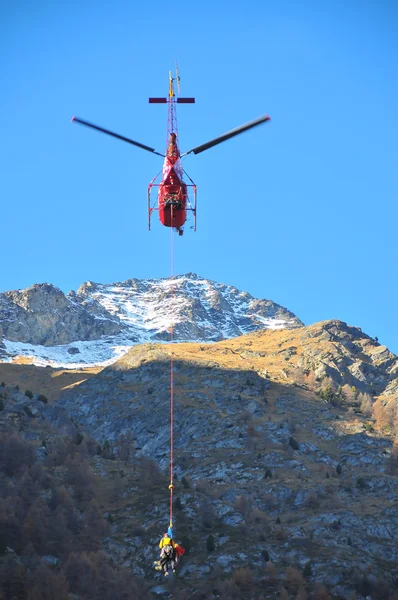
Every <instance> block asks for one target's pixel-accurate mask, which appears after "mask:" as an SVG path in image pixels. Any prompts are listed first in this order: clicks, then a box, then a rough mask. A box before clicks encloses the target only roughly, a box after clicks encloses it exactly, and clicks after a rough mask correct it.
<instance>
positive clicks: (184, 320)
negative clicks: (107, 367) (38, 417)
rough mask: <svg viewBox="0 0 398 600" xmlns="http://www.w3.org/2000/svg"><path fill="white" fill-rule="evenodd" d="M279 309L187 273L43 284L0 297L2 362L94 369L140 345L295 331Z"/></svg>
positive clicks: (294, 321) (293, 323)
mask: <svg viewBox="0 0 398 600" xmlns="http://www.w3.org/2000/svg"><path fill="white" fill-rule="evenodd" d="M300 325H302V323H301V321H300V320H299V319H298V318H297V317H296V316H295V315H294V314H293V313H291V312H290V311H288V310H287V309H285V308H283V307H281V306H279V305H278V304H275V303H274V302H271V301H270V300H259V299H256V298H253V297H252V296H250V294H247V293H246V292H242V291H240V290H237V289H236V288H234V287H232V286H227V285H224V284H220V283H216V282H212V281H209V280H207V279H203V278H201V277H199V276H197V275H195V274H193V273H188V274H187V275H184V276H176V277H172V278H169V279H146V280H139V279H129V280H128V281H125V282H120V283H114V284H109V285H108V284H96V283H92V282H87V283H85V284H84V285H82V286H81V287H80V288H79V290H78V291H77V292H70V293H69V294H67V295H65V294H63V292H61V290H59V289H58V288H56V287H54V286H52V285H48V284H38V285H34V286H32V287H30V288H28V289H26V290H18V291H13V292H5V293H3V294H0V331H1V332H2V338H3V341H2V353H3V360H4V359H6V358H7V357H16V356H19V357H21V356H22V357H25V359H26V358H28V357H29V359H30V361H31V362H33V363H34V364H38V365H45V364H53V365H58V366H63V365H68V364H69V365H72V366H73V365H74V364H76V363H77V364H86V365H87V364H94V363H95V364H98V363H104V362H106V361H112V360H116V359H117V358H118V356H120V355H121V354H123V353H125V352H126V351H127V349H128V348H129V347H131V346H132V345H134V344H136V343H143V342H147V341H169V340H170V330H171V328H173V331H174V339H175V340H177V341H202V342H209V341H216V340H221V339H227V338H230V337H234V336H238V335H241V334H242V333H248V332H250V331H256V330H260V329H265V328H271V329H280V328H295V327H299V326H300Z"/></svg>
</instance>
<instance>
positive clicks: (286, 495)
mask: <svg viewBox="0 0 398 600" xmlns="http://www.w3.org/2000/svg"><path fill="white" fill-rule="evenodd" d="M171 358H173V363H174V401H175V407H174V408H175V410H174V473H175V478H174V479H175V480H174V486H175V488H174V499H175V504H174V529H175V535H176V538H177V540H178V541H181V542H182V543H183V545H185V546H186V547H187V549H190V552H189V553H187V554H186V555H185V556H184V557H183V559H182V561H181V565H180V567H179V570H178V580H173V579H171V578H170V579H171V580H170V581H168V580H167V579H165V578H161V576H160V575H158V574H157V573H156V571H154V570H153V560H155V558H156V555H157V545H158V542H159V537H160V536H161V535H162V533H163V531H164V530H165V528H166V527H167V525H168V517H169V512H168V510H169V507H168V498H169V491H168V485H169V479H168V467H169V402H170V393H169V385H170V359H171ZM34 369H35V367H33V366H32V365H20V364H7V363H3V364H0V380H1V379H4V381H5V382H6V384H7V385H6V388H5V392H4V399H3V405H4V409H3V411H2V412H0V422H1V420H2V419H5V420H6V421H7V423H8V422H9V420H10V419H14V421H15V423H16V426H17V428H18V432H19V435H21V436H23V437H24V436H26V439H28V440H35V443H36V445H37V452H39V453H43V452H44V450H43V447H45V448H46V452H47V453H48V456H47V457H46V458H45V459H44V460H45V462H44V465H46V464H47V463H49V464H51V465H52V464H56V465H58V464H60V459H59V455H60V454H61V455H62V460H64V461H65V464H66V465H67V468H68V469H70V467H69V466H68V465H70V462H71V458H70V457H69V456H68V452H69V453H71V456H72V457H74V462H75V463H78V462H79V460H84V461H86V462H88V463H89V465H90V469H91V470H92V471H94V472H95V473H96V476H97V477H98V478H99V481H98V483H97V487H98V492H97V495H98V503H99V504H100V506H101V510H102V514H103V515H105V516H106V519H107V522H108V524H109V530H108V531H107V532H106V534H105V535H104V534H103V535H102V537H101V536H97V537H99V538H100V539H98V540H97V541H96V544H100V549H101V550H102V551H103V552H105V555H106V556H108V557H109V558H110V559H111V561H112V564H114V565H115V566H119V567H122V568H124V569H126V570H127V572H128V573H133V574H134V576H137V577H141V578H143V580H144V581H145V582H146V583H147V584H148V586H149V588H150V593H151V594H152V597H160V596H165V597H169V596H172V597H178V598H182V599H185V600H187V599H188V598H190V599H191V598H193V599H194V598H196V599H197V600H199V598H220V599H224V600H229V599H233V598H236V599H237V598H242V599H245V600H246V599H247V600H249V599H250V600H255V599H258V600H260V599H265V598H266V599H268V600H271V599H272V600H275V599H276V598H285V599H286V598H289V599H290V600H293V599H297V598H299V599H304V598H312V599H313V600H321V599H324V600H330V599H332V598H333V600H342V599H345V600H351V598H354V597H356V598H360V599H361V600H363V599H365V598H366V597H370V598H372V599H374V600H376V599H378V600H381V599H383V600H393V599H394V598H395V597H396V596H395V595H394V594H395V593H396V581H397V577H398V569H397V564H398V546H397V544H396V540H397V538H398V504H397V474H398V447H397V444H395V445H394V436H395V435H396V433H397V432H398V430H397V429H396V428H397V426H398V425H397V422H396V418H395V415H396V414H397V411H398V395H397V382H398V357H397V356H395V355H394V354H392V353H391V352H389V351H388V349H387V348H386V347H385V346H382V345H380V344H379V343H378V342H377V341H376V340H374V339H372V338H370V337H369V336H367V335H366V334H365V333H363V332H362V331H361V330H360V329H359V328H357V327H350V326H349V325H347V324H346V323H343V322H341V321H337V320H333V321H325V322H322V323H316V324H314V325H311V326H308V327H298V328H294V329H263V330H257V331H254V332H252V333H249V334H245V335H243V336H240V337H236V338H233V339H227V340H222V341H219V342H215V343H207V344H205V343H192V342H186V343H176V344H172V345H171V344H160V343H154V342H149V343H145V344H143V345H136V346H135V347H134V348H131V349H129V351H128V352H127V353H126V354H125V355H124V356H123V357H121V358H120V359H119V360H117V361H116V362H114V363H113V364H111V365H108V366H106V367H104V368H99V367H98V368H97V369H92V370H91V372H90V373H89V375H86V374H85V373H81V374H80V375H78V374H75V373H73V372H69V371H68V372H67V375H65V372H63V371H62V370H60V369H58V370H55V369H52V368H51V367H47V368H45V369H38V368H36V371H37V372H38V376H37V377H36V378H35V376H34V374H33V370H34ZM26 374H28V379H25V380H24V379H23V376H24V375H26ZM16 376H18V377H19V381H20V386H21V385H22V384H24V385H26V386H28V385H30V384H32V385H31V387H30V390H31V391H32V394H29V395H28V396H26V395H23V394H21V393H17V391H15V388H14V389H12V386H10V380H11V377H16ZM62 377H67V379H64V383H63V384H62V385H60V381H59V380H60V379H61V378H62ZM14 381H15V380H14ZM33 384H34V385H33ZM40 385H45V386H48V387H49V389H50V387H51V386H53V389H54V390H55V391H54V395H53V399H52V401H51V400H49V402H48V403H47V404H45V403H43V399H42V400H40V398H39V396H38V394H39V393H40V392H41V389H40ZM34 386H37V387H34ZM21 391H22V388H21ZM30 396H33V397H30ZM41 428H42V430H41ZM53 430H55V431H58V432H59V434H58V435H60V436H64V437H63V439H64V440H65V441H64V442H63V443H62V444H61V443H58V442H57V443H56V440H57V434H56V433H55V432H54V433H52V431H53ZM68 436H69V437H68ZM43 441H44V442H45V444H44V443H43ZM89 449H91V453H93V452H94V454H90V451H89ZM76 453H77V454H78V456H76ZM61 472H63V469H62V470H61ZM75 480H76V478H75ZM75 480H74V481H75ZM77 481H78V482H79V486H80V487H82V489H83V488H84V486H83V483H82V482H84V483H85V482H86V481H87V477H86V478H85V479H81V478H80V479H77ZM80 484H81V485H80ZM74 485H76V484H74ZM80 487H79V489H77V490H76V491H77V492H78V493H79V494H80V493H81V490H80ZM42 496H43V498H46V497H47V496H46V495H45V494H42ZM79 510H81V511H83V510H84V507H83V508H81V509H79ZM24 531H25V529H24ZM79 535H80V534H79ZM72 547H73V544H72ZM11 548H12V546H11ZM51 552H52V554H54V555H55V558H56V559H58V560H60V562H61V565H62V568H63V569H64V571H65V572H66V574H67V575H68V573H69V571H68V570H67V569H66V568H65V567H64V566H63V565H64V563H63V560H64V559H63V558H62V555H60V554H58V550H57V548H56V547H55V548H54V549H53V550H52V551H51ZM25 556H27V553H23V552H22V550H21V557H19V560H20V561H22V563H23V564H25V563H24V561H27V560H28V559H27V558H24V557H25ZM0 563H1V557H0ZM75 579H76V578H75ZM68 581H69V579H68ZM74 581H75V580H74V579H70V584H69V585H70V586H72V584H73V585H75V583H73V582H74ZM0 589H1V588H0ZM70 589H71V591H73V592H75V588H73V587H71V588H70ZM75 593H77V592H75ZM85 597H86V596H84V595H83V598H85ZM87 597H90V596H87Z"/></svg>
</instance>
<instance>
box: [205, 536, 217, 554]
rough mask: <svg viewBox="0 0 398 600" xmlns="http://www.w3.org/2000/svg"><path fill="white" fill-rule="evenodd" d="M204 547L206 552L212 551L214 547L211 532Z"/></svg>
mask: <svg viewBox="0 0 398 600" xmlns="http://www.w3.org/2000/svg"><path fill="white" fill-rule="evenodd" d="M206 548H207V551H208V552H213V551H214V550H215V549H216V545H215V543H214V536H212V535H211V534H210V535H208V536H207V540H206Z"/></svg>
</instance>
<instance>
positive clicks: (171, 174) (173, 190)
mask: <svg viewBox="0 0 398 600" xmlns="http://www.w3.org/2000/svg"><path fill="white" fill-rule="evenodd" d="M175 82H176V84H177V90H178V93H180V76H179V75H178V68H176V76H175V78H173V77H172V75H171V72H170V73H169V92H168V97H167V98H149V102H150V103H151V104H168V128H167V138H168V143H167V148H166V154H162V153H160V152H156V150H155V149H154V148H150V147H149V146H145V145H144V144H141V143H140V142H135V141H134V140H131V139H130V138H127V137H124V136H122V135H119V134H117V133H113V131H109V130H108V129H104V128H103V127H98V125H93V124H92V123H89V122H88V121H84V120H83V119H79V118H78V117H72V119H71V121H73V122H74V123H80V124H81V125H86V126H87V127H91V128H92V129H96V130H97V131H101V132H102V133H107V134H108V135H111V136H113V137H115V138H117V139H119V140H122V141H123V142H128V143H129V144H133V145H134V146H138V148H142V149H143V150H147V151H148V152H152V153H153V154H157V155H158V156H162V157H164V162H163V169H162V170H161V171H160V172H159V173H158V174H157V175H156V177H154V178H153V179H152V181H151V182H150V184H149V185H148V228H149V229H150V228H151V215H152V213H153V211H154V210H157V211H159V219H160V222H161V223H162V225H165V226H166V227H173V228H174V229H175V230H176V231H177V232H178V234H179V235H182V234H183V226H184V224H185V221H186V219H187V211H192V213H193V216H194V231H196V185H195V184H194V182H193V181H192V179H191V178H190V177H189V175H188V173H186V171H184V169H183V167H182V164H181V157H183V156H186V155H187V154H191V153H193V154H199V153H200V152H204V151H205V150H208V149H209V148H212V147H213V146H216V145H217V144H220V143H221V142H225V140H229V139H230V138H232V137H234V136H235V135H239V134H240V133H243V132H244V131H247V130H248V129H252V127H256V126H257V125H261V124H262V123H265V122H266V121H269V120H270V117H269V116H268V115H265V116H263V117H259V118H258V119H255V120H254V121H250V122H249V123H245V124H244V125H241V126H240V127H236V128H235V129H232V130H231V131H228V132H227V133H224V134H223V135H220V136H219V137H217V138H215V139H213V140H210V141H209V142H206V143H205V144H201V145H200V146H196V147H195V148H192V149H191V150H188V151H187V152H184V153H183V154H180V150H179V148H178V142H177V138H178V129H177V116H176V104H194V103H195V98H181V97H176V94H175V91H174V83H175ZM184 174H185V175H186V176H187V177H188V179H189V181H190V183H188V184H187V183H185V182H184V179H183V176H184ZM160 176H161V180H160V183H156V181H157V180H158V178H159V177H160ZM153 188H157V189H158V192H157V195H156V198H155V200H154V202H153V204H152V205H151V195H152V192H153Z"/></svg>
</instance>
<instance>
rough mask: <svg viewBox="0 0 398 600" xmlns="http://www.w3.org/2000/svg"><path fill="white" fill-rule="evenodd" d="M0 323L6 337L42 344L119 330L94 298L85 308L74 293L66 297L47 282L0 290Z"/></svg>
mask: <svg viewBox="0 0 398 600" xmlns="http://www.w3.org/2000/svg"><path fill="white" fill-rule="evenodd" d="M0 327H1V330H2V334H3V337H4V338H6V339H7V340H10V341H14V342H24V343H29V344H39V345H42V346H55V345H61V344H69V343H70V342H73V341H75V340H96V339H98V338H100V337H102V336H104V335H116V334H118V333H120V330H121V326H120V323H119V320H118V319H117V317H114V316H112V315H111V314H109V313H107V311H106V310H105V309H104V308H103V307H101V306H100V305H98V304H97V303H96V302H95V300H93V301H92V302H91V306H90V309H89V310H88V309H87V308H86V307H85V306H84V305H83V304H82V303H79V302H78V301H76V299H75V297H74V295H73V294H71V295H70V296H69V297H67V296H65V294H64V293H63V292H62V291H61V290H59V289H58V288H56V287H55V286H53V285H49V284H47V283H43V284H36V285H32V286H31V287H29V288H27V289H26V290H17V291H11V292H5V293H3V294H0Z"/></svg>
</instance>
